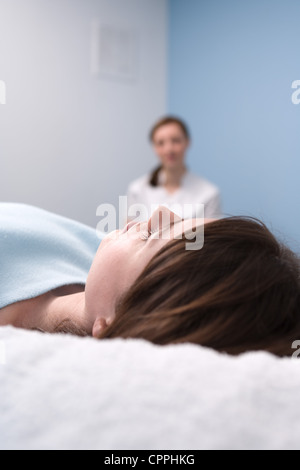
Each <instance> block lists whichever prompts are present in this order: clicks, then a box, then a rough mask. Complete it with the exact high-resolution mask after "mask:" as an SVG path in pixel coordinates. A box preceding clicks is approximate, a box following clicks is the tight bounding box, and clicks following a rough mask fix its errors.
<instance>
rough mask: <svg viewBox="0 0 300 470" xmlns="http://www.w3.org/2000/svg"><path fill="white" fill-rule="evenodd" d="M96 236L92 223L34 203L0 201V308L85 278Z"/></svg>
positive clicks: (95, 249) (83, 282)
mask: <svg viewBox="0 0 300 470" xmlns="http://www.w3.org/2000/svg"><path fill="white" fill-rule="evenodd" d="M100 242H101V239H100V238H99V236H98V235H97V232H96V228H95V229H93V228H91V227H88V226H86V225H84V224H81V223H79V222H76V221H74V220H71V219H68V218H65V217H62V216H59V215H56V214H53V213H51V212H48V211H45V210H43V209H39V208H37V207H33V206H29V205H25V204H16V203H0V308H3V307H5V306H7V305H9V304H12V303H15V302H18V301H21V300H26V299H30V298H33V297H37V296H38V295H41V294H44V293H45V292H48V291H50V290H52V289H55V288H57V287H60V286H63V285H70V284H85V282H86V279H87V275H88V272H89V269H90V266H91V264H92V261H93V259H94V256H95V254H96V251H97V249H98V246H99V244H100Z"/></svg>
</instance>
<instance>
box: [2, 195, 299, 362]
mask: <svg viewBox="0 0 300 470" xmlns="http://www.w3.org/2000/svg"><path fill="white" fill-rule="evenodd" d="M166 211H167V212H168V214H167V215H168V216H169V217H167V219H168V220H169V223H168V227H167V226H166V225H165V224H164V223H163V222H162V220H163V219H164V217H161V215H162V212H166ZM164 215H166V214H164ZM201 224H202V226H201ZM200 229H202V231H203V221H202V220H200V219H190V220H185V221H182V220H181V219H180V218H179V217H178V216H177V215H175V214H174V213H172V212H170V211H168V209H167V208H165V207H160V208H158V209H157V211H155V212H154V213H153V215H152V216H151V218H150V219H149V220H148V221H145V222H142V223H137V224H135V225H134V224H132V223H131V224H129V225H127V226H126V227H125V228H124V229H123V230H117V231H114V232H111V233H110V234H108V235H106V236H105V237H104V238H103V240H100V239H99V236H98V235H97V232H96V229H95V230H93V229H92V228H90V227H88V226H85V225H83V224H80V223H78V222H75V221H72V220H70V219H67V218H64V217H62V216H59V215H56V214H53V213H50V212H47V211H44V210H42V209H39V208H36V207H32V206H27V205H22V204H14V203H2V204H0V279H1V282H0V325H2V326H3V325H13V326H15V327H18V328H25V329H35V330H40V331H43V332H49V333H55V332H64V333H72V334H77V335H81V336H84V335H89V336H93V337H94V338H99V339H103V338H117V337H121V338H144V339H146V340H149V341H151V342H153V343H156V344H161V345H164V344H169V343H183V342H191V343H196V344H200V345H203V346H206V347H211V348H214V349H216V350H218V351H222V352H227V353H229V354H239V353H242V352H245V351H250V350H266V351H269V352H272V353H274V354H276V355H278V356H290V355H292V354H293V352H294V351H293V349H292V343H293V342H294V341H295V340H300V268H299V259H298V258H297V256H296V255H295V254H293V253H292V252H291V251H290V250H289V249H288V248H287V247H285V246H282V245H281V244H280V243H279V242H278V241H277V240H276V239H275V238H274V236H273V235H272V234H271V233H270V231H269V230H268V229H267V228H266V226H265V225H264V224H263V223H261V222H260V221H257V220H256V219H252V218H242V217H230V218H224V219H220V220H212V221H207V223H205V226H204V233H205V239H204V245H203V248H201V249H195V250H193V249H186V240H187V239H188V234H191V233H192V231H193V232H194V233H196V232H197V230H200ZM153 231H154V233H152V232H153ZM166 231H167V232H168V237H165V236H163V235H164V233H167V232H166ZM189 239H190V238H189Z"/></svg>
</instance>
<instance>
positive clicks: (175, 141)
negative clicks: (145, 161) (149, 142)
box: [153, 123, 189, 169]
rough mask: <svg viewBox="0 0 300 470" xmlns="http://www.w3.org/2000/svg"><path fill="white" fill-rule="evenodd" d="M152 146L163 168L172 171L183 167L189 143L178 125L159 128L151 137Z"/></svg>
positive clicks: (173, 124)
mask: <svg viewBox="0 0 300 470" xmlns="http://www.w3.org/2000/svg"><path fill="white" fill-rule="evenodd" d="M153 146H154V151H155V153H156V154H157V156H158V157H159V159H160V161H161V164H162V165H163V167H164V168H166V169H173V168H179V167H182V166H183V165H184V159H185V153H186V150H187V148H188V146H189V141H188V139H187V138H186V136H185V134H184V133H183V131H182V129H181V127H180V126H179V125H178V124H176V123H170V124H165V125H163V126H161V127H159V128H158V129H157V130H156V131H155V133H154V136H153Z"/></svg>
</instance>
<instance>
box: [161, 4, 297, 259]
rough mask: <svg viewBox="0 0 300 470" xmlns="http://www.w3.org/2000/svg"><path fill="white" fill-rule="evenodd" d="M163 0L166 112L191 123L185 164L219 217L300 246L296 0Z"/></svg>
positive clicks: (293, 246)
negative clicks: (252, 223) (216, 190)
mask: <svg viewBox="0 0 300 470" xmlns="http://www.w3.org/2000/svg"><path fill="white" fill-rule="evenodd" d="M169 1H170V5H169V6H170V20H169V77H168V82H169V96H168V110H169V112H171V113H174V114H176V115H179V116H181V117H182V118H184V119H185V120H186V121H187V123H188V124H189V126H190V129H191V133H192V137H193V142H192V146H191V149H190V151H189V155H188V164H189V167H190V168H191V169H192V170H193V171H194V172H196V173H198V174H202V175H203V176H204V177H206V178H208V179H210V180H212V181H213V182H215V183H216V184H217V185H218V186H219V187H220V189H221V191H222V199H223V209H224V211H225V213H226V214H227V215H241V214H245V215H250V216H255V217H259V218H261V219H262V220H264V222H266V223H267V225H268V226H269V227H270V228H271V229H272V230H273V232H274V233H275V234H276V235H277V236H279V238H281V239H282V240H284V241H285V242H286V243H288V244H289V245H290V246H291V247H292V248H293V249H295V250H297V251H299V252H300V217H299V202H300V196H299V187H300V184H299V179H300V178H299V175H300V105H294V104H292V100H291V96H292V93H293V90H292V88H291V84H292V82H293V81H294V80H300V46H299V45H300V1H299V0H251V1H247V0H169Z"/></svg>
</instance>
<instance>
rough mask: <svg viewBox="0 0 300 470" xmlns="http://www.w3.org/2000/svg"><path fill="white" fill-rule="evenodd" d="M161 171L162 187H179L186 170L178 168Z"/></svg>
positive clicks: (181, 167) (182, 167)
mask: <svg viewBox="0 0 300 470" xmlns="http://www.w3.org/2000/svg"><path fill="white" fill-rule="evenodd" d="M162 171H163V178H164V186H172V187H174V186H175V187H177V186H180V183H181V179H182V177H183V175H184V174H185V172H186V171H187V170H186V167H185V166H180V167H177V168H164V169H163V170H162Z"/></svg>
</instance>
